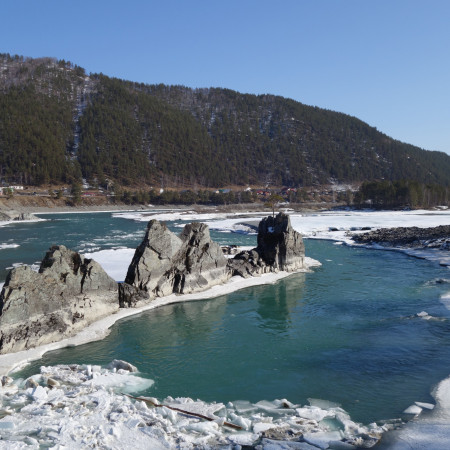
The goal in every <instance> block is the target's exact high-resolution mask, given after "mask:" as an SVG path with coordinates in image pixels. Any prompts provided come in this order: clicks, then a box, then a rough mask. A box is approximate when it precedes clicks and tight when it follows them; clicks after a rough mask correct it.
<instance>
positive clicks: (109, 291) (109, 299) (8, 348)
mask: <svg viewBox="0 0 450 450" xmlns="http://www.w3.org/2000/svg"><path fill="white" fill-rule="evenodd" d="M118 307H119V304H118V301H117V283H116V282H115V281H114V280H113V279H112V278H111V277H109V276H108V275H107V274H106V272H105V271H104V270H103V269H102V267H101V266H100V265H99V264H98V263H97V262H95V261H94V260H91V259H88V258H84V257H82V256H81V255H80V254H78V253H76V252H73V251H71V250H69V249H67V248H66V247H64V246H63V245H60V246H53V247H52V248H51V249H50V250H49V251H48V252H47V254H46V255H45V257H44V259H43V260H42V263H41V266H40V268H39V273H36V272H34V271H33V270H31V269H30V268H29V267H28V266H21V267H18V268H15V269H12V270H11V271H10V272H9V274H8V276H7V278H6V282H5V285H4V287H3V289H2V292H1V294H0V353H8V352H15V351H19V350H23V349H27V348H30V347H35V346H37V345H41V344H46V343H49V342H54V341H58V340H61V339H62V338H65V337H68V336H71V335H74V334H75V333H76V332H77V331H79V330H81V329H82V328H84V327H85V326H86V325H88V324H90V323H92V322H94V321H95V320H98V319H100V318H102V317H105V316H107V315H109V314H111V313H112V312H114V311H116V310H117V309H118Z"/></svg>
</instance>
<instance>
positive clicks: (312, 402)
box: [308, 398, 341, 409]
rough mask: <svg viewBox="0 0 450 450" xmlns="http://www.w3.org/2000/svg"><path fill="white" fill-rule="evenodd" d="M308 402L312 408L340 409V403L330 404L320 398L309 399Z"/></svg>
mask: <svg viewBox="0 0 450 450" xmlns="http://www.w3.org/2000/svg"><path fill="white" fill-rule="evenodd" d="M308 402H309V404H310V405H311V406H317V407H318V408H322V409H330V408H340V407H341V405H340V404H339V403H334V402H330V401H329V400H321V399H319V398H308Z"/></svg>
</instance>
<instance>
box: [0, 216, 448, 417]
mask: <svg viewBox="0 0 450 450" xmlns="http://www.w3.org/2000/svg"><path fill="white" fill-rule="evenodd" d="M71 216H76V220H75V221H74V219H73V218H71V221H69V223H70V225H69V224H66V226H65V227H64V226H63V225H61V224H62V223H63V222H62V221H58V220H56V221H53V222H51V223H50V224H51V225H52V226H56V227H57V228H56V230H55V231H54V235H53V236H54V237H55V239H56V238H57V237H58V233H59V236H61V235H64V236H66V237H67V235H69V234H70V235H71V234H72V233H73V234H76V237H74V238H73V239H74V240H73V242H74V243H75V241H76V239H79V241H78V244H76V245H73V246H72V248H76V249H80V246H81V245H82V244H80V243H79V242H80V240H81V241H82V243H83V245H85V246H86V247H89V245H90V244H95V243H96V242H98V243H99V244H98V246H99V247H100V248H108V245H110V247H109V248H111V246H120V245H125V246H136V245H137V244H138V243H139V241H140V239H141V237H142V235H143V232H144V229H145V223H142V222H141V223H136V222H133V221H130V220H125V219H117V218H111V215H110V214H106V213H104V214H99V215H81V214H80V215H71ZM64 218H65V217H64ZM77 220H79V221H80V223H78V226H77V228H76V229H72V228H71V227H72V226H74V224H75V223H77V222H76V221H77ZM24 225H25V224H24ZM34 225H35V226H40V227H43V228H42V229H45V226H44V223H41V224H34ZM172 225H173V224H172ZM58 227H59V232H58ZM111 230H122V232H121V233H117V234H114V232H112V231H111ZM51 233H53V232H51V231H48V234H47V236H46V237H44V238H43V240H45V239H47V240H48V236H50V234H51ZM115 235H117V236H122V238H120V237H117V239H116V241H114V242H113V238H114V236H115ZM123 236H127V237H125V238H124V237H123ZM215 237H216V238H217V237H219V240H220V241H221V242H222V243H225V242H230V241H231V240H233V241H234V242H237V241H239V240H242V239H243V240H244V243H245V244H246V245H250V244H251V243H253V242H254V240H255V238H254V237H252V236H240V235H232V234H220V233H219V234H217V235H216V236H215ZM95 239H99V240H98V241H96V240H95ZM100 239H103V241H100ZM53 243H56V242H53ZM41 244H42V242H41ZM27 245H28V244H23V245H22V247H21V248H22V251H23V250H24V248H27ZM67 245H68V246H70V244H67ZM77 245H78V246H79V247H77ZM96 245H97V244H96ZM42 246H43V247H44V250H45V247H46V246H48V245H47V243H45V245H41V247H42ZM306 249H307V254H308V255H309V256H311V257H313V258H315V259H318V260H319V261H321V262H322V264H323V266H322V267H320V268H318V269H315V270H314V272H313V273H308V274H297V275H292V276H290V277H288V278H286V279H284V280H282V281H280V282H278V283H277V284H275V285H269V286H259V287H253V288H248V289H245V290H241V291H238V292H235V293H232V294H230V295H226V296H223V297H219V298H216V299H212V300H207V301H198V302H192V303H180V304H176V305H172V306H167V307H163V308H160V309H158V310H154V311H150V312H148V313H144V314H140V315H138V316H135V317H132V318H128V319H125V320H122V321H120V322H119V323H117V324H116V325H115V326H114V327H113V328H112V330H111V333H110V335H109V336H108V337H107V338H106V339H104V340H102V341H99V342H94V343H91V344H87V345H83V346H80V347H76V348H68V349H63V350H59V351H55V352H51V353H48V354H47V355H45V356H44V358H42V359H41V360H39V361H36V362H34V363H33V364H32V365H30V366H28V367H27V368H26V369H25V371H23V373H21V374H19V375H20V376H26V375H28V374H31V373H35V372H36V371H38V367H39V366H40V365H42V364H45V365H50V364H58V363H77V362H79V363H81V362H83V363H92V364H104V363H108V362H109V361H111V359H113V358H119V359H125V360H127V361H130V362H131V363H133V364H135V365H136V366H137V367H138V368H139V369H140V370H141V371H142V373H143V374H144V375H145V376H148V377H150V378H152V379H153V380H155V384H154V386H153V387H152V388H151V389H150V391H149V392H147V394H149V395H152V396H156V397H159V398H164V397H165V396H167V395H172V396H189V397H194V398H200V399H202V400H206V401H213V400H215V401H224V402H227V401H232V400H236V399H245V400H250V401H258V400H262V399H267V400H272V399H274V398H287V399H288V400H290V401H292V402H294V403H306V402H307V399H308V398H310V397H313V398H321V399H326V400H330V401H333V402H338V403H340V404H341V405H342V407H343V408H344V409H346V410H347V411H348V412H349V413H350V414H351V415H352V418H353V419H354V420H359V421H361V422H364V423H368V422H370V421H373V420H380V419H388V418H394V417H398V416H399V415H400V413H401V412H402V411H403V410H404V409H405V408H406V407H408V406H409V405H410V404H411V403H413V402H414V401H425V402H426V401H432V398H431V397H430V391H431V389H432V386H433V385H434V384H435V383H437V382H438V381H440V380H442V379H443V378H445V377H446V376H447V375H448V374H449V372H450V363H449V361H450V338H449V336H450V333H449V332H450V322H449V320H448V318H447V317H448V311H447V310H446V309H445V308H444V306H443V305H442V304H441V303H440V301H439V298H440V296H441V295H442V294H443V293H444V292H446V291H448V290H450V287H449V285H448V284H445V283H436V280H437V279H448V278H450V277H449V272H448V269H447V268H443V267H439V266H438V265H436V264H434V263H430V262H427V261H423V260H417V259H414V258H411V257H408V256H405V255H403V254H401V253H396V252H387V251H375V250H365V249H359V248H349V247H345V246H341V245H334V244H333V243H332V242H327V241H307V242H306ZM13 250H14V249H12V250H6V249H5V250H2V252H6V251H8V252H9V253H10V254H11V253H13ZM0 254H1V253H0ZM39 258H40V257H38V258H37V259H39ZM33 261H34V259H33ZM24 262H26V261H24ZM421 311H427V312H428V313H429V314H430V315H431V316H433V317H434V318H435V319H431V320H424V319H422V318H420V317H417V316H416V314H417V313H420V312H421Z"/></svg>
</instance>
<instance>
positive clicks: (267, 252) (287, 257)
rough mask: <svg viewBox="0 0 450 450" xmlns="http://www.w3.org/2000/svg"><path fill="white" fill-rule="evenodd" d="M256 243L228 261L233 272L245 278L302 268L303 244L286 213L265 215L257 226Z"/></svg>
mask: <svg viewBox="0 0 450 450" xmlns="http://www.w3.org/2000/svg"><path fill="white" fill-rule="evenodd" d="M257 242H258V246H257V247H256V248H254V249H253V250H250V251H244V252H241V253H239V254H238V255H236V256H235V257H234V258H233V259H230V260H229V262H228V267H229V269H230V271H231V272H232V274H233V275H240V276H242V277H244V278H248V277H250V276H254V275H260V274H263V273H268V272H278V271H286V272H293V271H296V270H299V269H302V268H303V267H304V258H305V246H304V244H303V238H302V236H301V234H300V233H298V232H297V231H295V230H294V229H293V228H292V226H291V221H290V219H289V216H288V215H286V214H283V213H279V214H278V215H277V216H276V217H272V216H269V217H266V218H265V219H263V220H262V221H261V222H260V224H259V227H258V241H257Z"/></svg>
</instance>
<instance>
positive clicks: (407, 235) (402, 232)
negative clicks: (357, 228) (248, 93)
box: [352, 225, 450, 250]
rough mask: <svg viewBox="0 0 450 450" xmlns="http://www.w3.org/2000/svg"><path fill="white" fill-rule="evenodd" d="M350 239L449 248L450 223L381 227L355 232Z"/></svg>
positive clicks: (392, 244)
mask: <svg viewBox="0 0 450 450" xmlns="http://www.w3.org/2000/svg"><path fill="white" fill-rule="evenodd" d="M352 239H353V240H354V241H355V242H358V243H360V244H366V245H368V244H379V245H386V246H390V247H408V248H437V249H439V250H450V225H441V226H438V227H431V228H418V227H398V228H381V229H379V230H374V231H371V232H370V233H363V234H355V235H353V236H352Z"/></svg>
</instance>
